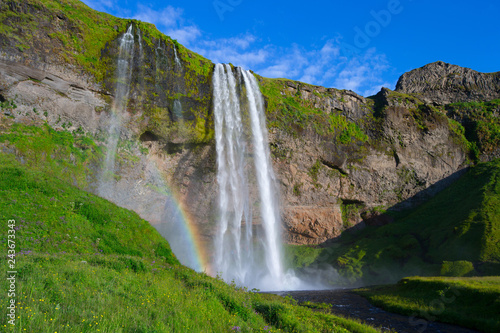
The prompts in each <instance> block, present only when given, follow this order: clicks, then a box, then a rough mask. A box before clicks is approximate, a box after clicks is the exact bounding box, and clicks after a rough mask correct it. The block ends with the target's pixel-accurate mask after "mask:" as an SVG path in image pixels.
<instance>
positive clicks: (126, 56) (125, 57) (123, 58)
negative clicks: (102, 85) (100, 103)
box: [97, 25, 134, 199]
mask: <svg viewBox="0 0 500 333" xmlns="http://www.w3.org/2000/svg"><path fill="white" fill-rule="evenodd" d="M133 48H134V35H133V31H132V25H130V26H129V27H128V29H127V31H126V32H125V34H124V35H123V36H122V38H121V40H120V48H119V53H118V64H117V67H116V89H115V99H114V102H113V104H112V106H111V108H112V110H111V118H110V122H109V130H108V147H107V148H108V150H107V152H106V158H105V160H104V165H103V168H102V170H101V175H100V177H99V185H98V189H97V191H98V194H99V195H100V196H102V197H105V198H108V199H109V198H111V197H112V194H113V193H112V192H113V181H112V180H113V176H114V173H115V157H116V149H117V146H118V141H119V139H120V132H121V127H122V126H121V125H122V113H123V110H124V109H125V108H126V106H127V101H128V94H129V90H130V81H131V77H132V66H131V63H132V62H133V59H134V53H133Z"/></svg>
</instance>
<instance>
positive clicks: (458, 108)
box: [445, 99, 500, 153]
mask: <svg viewBox="0 0 500 333" xmlns="http://www.w3.org/2000/svg"><path fill="white" fill-rule="evenodd" d="M499 108H500V99H496V100H492V101H488V102H481V101H479V102H468V103H453V104H448V105H446V106H445V109H446V112H447V113H448V115H449V116H450V117H453V118H458V119H460V120H461V122H462V123H463V124H464V135H465V137H466V138H467V140H469V141H470V142H471V143H474V144H475V145H476V146H477V149H479V150H480V151H482V152H486V153H488V152H491V151H494V150H495V149H496V148H497V147H498V146H499V145H500V119H499V117H498V110H499Z"/></svg>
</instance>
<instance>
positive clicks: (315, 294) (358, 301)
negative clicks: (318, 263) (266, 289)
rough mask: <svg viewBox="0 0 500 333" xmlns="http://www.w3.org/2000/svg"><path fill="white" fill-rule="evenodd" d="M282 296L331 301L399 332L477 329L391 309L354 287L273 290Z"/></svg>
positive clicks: (343, 311)
mask: <svg viewBox="0 0 500 333" xmlns="http://www.w3.org/2000/svg"><path fill="white" fill-rule="evenodd" d="M273 293H274V294H277V295H280V296H290V297H292V298H293V299H295V300H296V301H298V302H306V301H310V302H317V303H327V304H331V305H332V307H331V310H330V311H331V313H332V314H334V315H339V316H342V317H345V318H352V319H357V320H360V321H361V322H363V323H365V324H367V325H370V326H373V327H375V328H378V329H380V330H381V331H382V332H399V333H424V332H425V333H434V332H436V333H437V332H439V333H474V332H477V331H474V330H471V329H468V328H463V327H460V326H455V325H450V324H445V323H440V322H435V321H427V320H425V319H422V318H412V317H408V316H404V315H400V314H395V313H391V312H387V311H385V310H382V309H381V308H378V307H376V306H373V305H371V304H370V302H368V301H367V300H366V299H365V298H363V297H362V296H359V295H357V294H356V293H354V292H352V291H351V290H350V289H336V290H311V291H283V292H273Z"/></svg>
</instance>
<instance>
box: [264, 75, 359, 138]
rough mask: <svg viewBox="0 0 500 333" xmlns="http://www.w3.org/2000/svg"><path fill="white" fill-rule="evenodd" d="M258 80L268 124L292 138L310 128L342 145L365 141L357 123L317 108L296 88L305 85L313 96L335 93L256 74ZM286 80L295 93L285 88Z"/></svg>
mask: <svg viewBox="0 0 500 333" xmlns="http://www.w3.org/2000/svg"><path fill="white" fill-rule="evenodd" d="M259 79H260V80H259V81H260V86H261V91H262V94H263V95H264V97H265V98H266V102H267V105H266V112H267V115H268V126H269V127H271V128H273V127H274V128H279V129H281V130H283V131H285V132H287V133H289V134H291V135H293V136H295V137H298V136H299V135H301V134H303V133H304V132H305V131H308V130H312V131H314V133H316V134H318V135H320V136H323V137H330V138H332V139H333V140H334V141H335V142H336V143H338V144H343V145H348V144H351V143H359V144H363V143H365V142H367V141H368V136H367V135H366V134H365V133H364V131H363V130H362V128H360V127H359V126H358V124H356V123H355V122H353V121H351V120H348V119H347V118H346V117H345V115H343V114H342V113H341V112H340V111H339V112H332V113H327V112H325V111H324V110H321V109H319V108H318V107H317V106H315V103H314V101H312V100H310V99H309V100H308V99H305V98H303V97H302V95H301V92H300V87H301V86H307V87H309V90H312V91H314V92H313V93H312V94H313V95H315V96H317V97H331V98H336V96H333V95H328V94H327V93H324V94H320V93H318V92H316V91H315V90H314V86H312V85H309V84H306V83H302V82H296V81H292V80H286V79H268V78H264V77H260V76H259ZM287 82H294V85H297V86H298V88H297V89H296V93H295V94H294V93H292V92H291V90H290V89H287ZM341 99H342V97H341Z"/></svg>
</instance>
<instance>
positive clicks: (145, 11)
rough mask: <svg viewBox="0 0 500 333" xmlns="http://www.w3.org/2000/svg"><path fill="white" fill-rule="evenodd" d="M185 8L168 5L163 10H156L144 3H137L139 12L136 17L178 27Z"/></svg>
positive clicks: (162, 25) (158, 24)
mask: <svg viewBox="0 0 500 333" xmlns="http://www.w3.org/2000/svg"><path fill="white" fill-rule="evenodd" d="M182 12H183V10H182V9H180V8H174V7H172V6H167V8H164V9H161V10H154V9H152V8H150V7H146V6H144V5H141V4H138V5H137V13H136V14H135V15H134V17H133V18H134V19H136V20H140V21H144V22H149V23H153V24H155V25H157V26H161V27H177V25H178V22H179V21H180V20H181V17H182Z"/></svg>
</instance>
